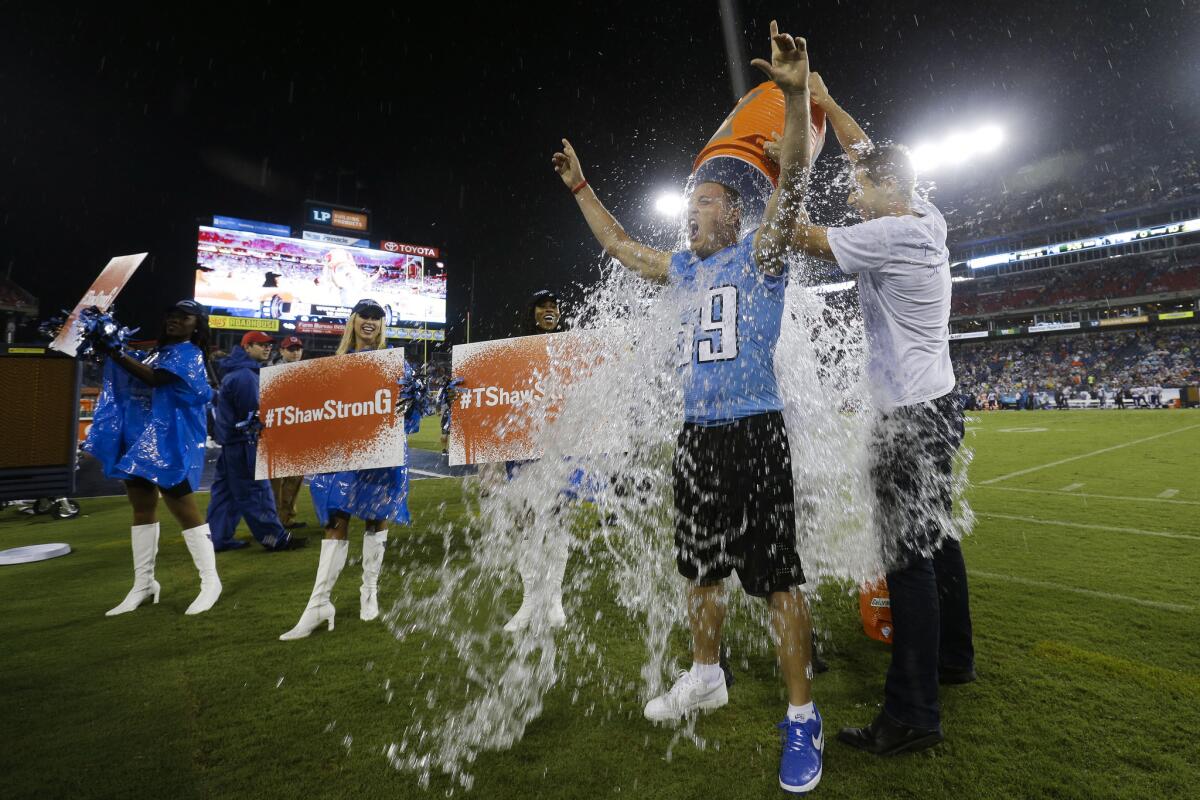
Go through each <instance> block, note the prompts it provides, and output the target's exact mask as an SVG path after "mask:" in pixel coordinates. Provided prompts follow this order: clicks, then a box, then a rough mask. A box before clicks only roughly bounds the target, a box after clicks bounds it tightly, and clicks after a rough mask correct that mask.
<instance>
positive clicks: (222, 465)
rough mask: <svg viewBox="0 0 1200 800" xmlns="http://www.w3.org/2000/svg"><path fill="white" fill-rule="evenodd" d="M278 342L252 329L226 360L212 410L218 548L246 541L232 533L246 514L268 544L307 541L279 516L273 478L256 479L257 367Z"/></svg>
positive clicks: (283, 546) (211, 509) (213, 521)
mask: <svg viewBox="0 0 1200 800" xmlns="http://www.w3.org/2000/svg"><path fill="white" fill-rule="evenodd" d="M273 343H274V342H273V341H272V339H271V337H270V336H267V335H266V334H265V333H263V332H261V331H250V332H249V333H247V334H246V335H245V336H243V337H242V343H241V345H240V346H238V347H235V348H233V352H232V353H230V354H229V357H228V358H226V359H225V361H224V362H222V370H223V373H224V375H223V377H222V378H221V388H220V390H219V394H218V396H217V403H216V409H215V411H214V414H213V438H214V439H216V440H217V444H219V445H221V455H220V456H219V457H218V458H217V474H216V478H215V480H214V481H213V485H212V499H211V500H210V501H209V504H208V526H209V528H210V530H211V531H212V540H213V549H214V550H217V551H221V550H233V549H235V548H238V547H245V546H246V543H245V542H243V541H239V540H237V539H235V538H233V534H234V532H235V531H236V530H237V526H238V523H239V522H240V521H241V520H242V519H243V518H245V520H246V524H247V525H248V526H249V528H250V533H251V534H252V535H253V536H254V538H255V539H256V540H257V541H258V543H259V544H261V545H262V546H263V547H265V548H267V549H268V550H295V549H296V548H298V547H303V546H304V544H305V539H303V538H298V537H293V536H292V535H291V534H290V533H289V532H288V531H287V529H286V528H284V527H283V523H282V522H280V521H279V514H278V513H277V512H276V510H275V496H274V495H273V494H272V493H271V484H270V483H269V482H267V481H265V480H262V481H256V480H254V461H255V458H256V457H257V455H258V440H257V435H256V433H255V431H254V429H253V427H252V426H251V425H250V424H248V423H249V422H250V420H251V418H252V417H253V416H254V415H255V414H256V413H257V412H258V371H259V369H260V368H261V367H262V365H263V364H265V363H267V359H268V358H270V357H271V345H272V344H273Z"/></svg>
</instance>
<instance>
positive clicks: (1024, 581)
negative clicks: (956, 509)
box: [967, 569, 1195, 611]
mask: <svg viewBox="0 0 1200 800" xmlns="http://www.w3.org/2000/svg"><path fill="white" fill-rule="evenodd" d="M967 574H968V575H973V576H975V577H977V578H983V579H985V580H993V581H1002V582H1004V583H1016V584H1019V585H1021V586H1032V587H1034V588H1036V589H1052V590H1054V591H1056V592H1069V593H1071V594H1080V595H1083V596H1084V597H1098V598H1100V599H1102V600H1116V601H1117V602H1119V603H1132V604H1133V605H1135V606H1143V607H1145V608H1158V609H1161V610H1163V611H1194V610H1195V609H1194V607H1193V606H1185V605H1182V604H1180V603H1163V602H1159V601H1158V600H1143V599H1142V598H1140V597H1130V596H1129V595H1126V594H1113V593H1112V592H1100V591H1096V590H1095V589H1081V588H1079V587H1078V586H1067V585H1066V584H1065V583H1052V582H1050V581H1037V580H1034V579H1033V578H1019V577H1017V576H1016V575H1001V574H1000V573H997V572H981V571H979V570H977V569H972V570H968V571H967Z"/></svg>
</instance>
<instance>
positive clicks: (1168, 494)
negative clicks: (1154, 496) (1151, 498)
mask: <svg viewBox="0 0 1200 800" xmlns="http://www.w3.org/2000/svg"><path fill="white" fill-rule="evenodd" d="M1177 494H1179V490H1178V489H1163V490H1162V491H1161V492H1159V494H1158V496H1159V497H1161V498H1162V499H1163V500H1169V499H1171V498H1172V497H1174V496H1175V495H1177Z"/></svg>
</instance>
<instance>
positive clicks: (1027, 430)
mask: <svg viewBox="0 0 1200 800" xmlns="http://www.w3.org/2000/svg"><path fill="white" fill-rule="evenodd" d="M1048 430H1050V429H1049V428H997V429H996V433H1045V432H1046V431H1048Z"/></svg>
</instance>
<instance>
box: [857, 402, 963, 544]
mask: <svg viewBox="0 0 1200 800" xmlns="http://www.w3.org/2000/svg"><path fill="white" fill-rule="evenodd" d="M962 439H963V414H962V404H961V402H960V401H959V397H958V395H956V394H954V393H953V392H952V393H950V394H946V395H942V396H941V397H939V398H937V399H936V400H929V401H927V402H924V403H916V404H914V405H911V406H901V407H900V408H897V409H893V410H892V411H889V412H887V413H886V414H881V415H880V417H879V419H878V420H877V421H876V423H875V428H874V430H873V431H872V436H871V466H870V469H871V484H872V487H873V488H874V490H875V501H876V508H875V522H876V529H877V530H878V532H879V535H880V540H881V543H882V545H883V548H884V557H885V560H888V561H890V562H891V564H889V566H899V563H898V561H900V562H902V561H905V560H908V559H910V558H912V557H927V556H930V555H932V554H933V553H934V552H935V551H936V550H937V549H938V548H939V547H941V543H942V540H943V539H944V537H945V536H946V534H948V533H949V532H950V519H951V514H952V512H953V509H952V507H951V504H952V502H953V498H952V496H951V495H952V491H951V490H952V485H953V483H952V479H953V471H954V455H955V453H956V452H957V451H958V448H959V445H961V444H962Z"/></svg>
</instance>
